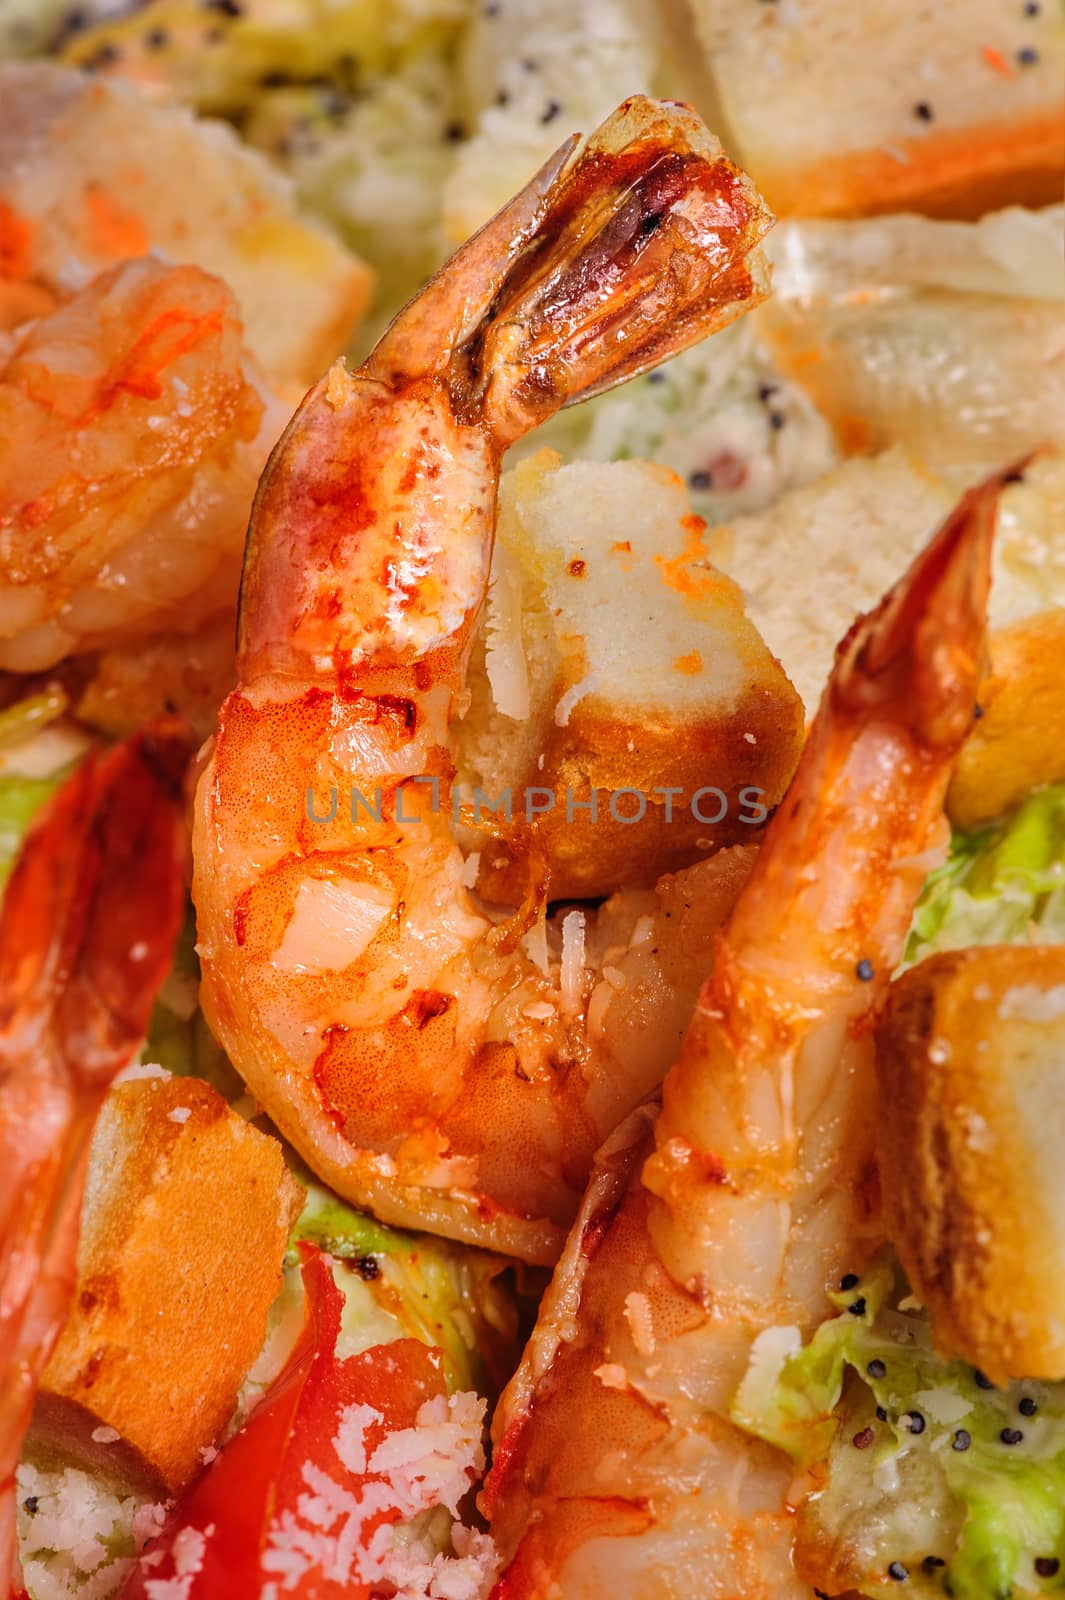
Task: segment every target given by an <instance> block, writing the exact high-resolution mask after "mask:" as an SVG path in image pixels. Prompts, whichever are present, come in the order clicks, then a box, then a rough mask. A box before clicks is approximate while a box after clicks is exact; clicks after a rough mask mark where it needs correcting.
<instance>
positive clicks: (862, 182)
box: [756, 109, 1065, 219]
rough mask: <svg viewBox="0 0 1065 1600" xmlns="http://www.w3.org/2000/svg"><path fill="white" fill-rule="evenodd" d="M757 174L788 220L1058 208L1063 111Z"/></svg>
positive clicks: (1064, 161)
mask: <svg viewBox="0 0 1065 1600" xmlns="http://www.w3.org/2000/svg"><path fill="white" fill-rule="evenodd" d="M756 177H757V181H758V184H759V187H760V188H761V190H762V192H763V193H764V195H765V197H766V200H767V201H768V203H769V206H770V208H771V209H772V210H773V211H774V212H776V213H777V215H778V216H782V217H791V216H794V217H800V216H807V217H809V216H814V217H860V216H875V215H877V214H879V213H882V212H888V211H921V212H925V213H926V214H927V215H929V216H940V217H956V218H963V219H972V218H976V217H980V216H983V215H984V213H985V212H987V211H994V210H997V209H998V208H1000V207H1002V206H1006V205H1027V206H1039V205H1050V204H1053V203H1055V202H1056V201H1059V200H1060V199H1061V192H1062V185H1063V183H1065V116H1063V114H1062V112H1061V111H1060V110H1059V109H1054V110H1051V111H1045V112H1042V113H1040V114H1038V115H1034V116H1029V117H1027V118H1026V119H1025V120H1024V121H1019V122H1016V123H1013V124H1003V123H1001V122H989V123H985V124H983V125H978V126H976V127H970V128H961V129H945V130H943V131H942V132H939V133H936V134H933V135H931V136H927V135H926V136H924V137H920V138H910V139H907V138H899V139H897V140H895V141H893V143H892V148H891V150H887V149H880V150H860V151H857V152H855V153H853V154H850V155H833V156H831V157H830V158H827V159H825V160H822V161H817V162H813V163H811V164H810V165H808V166H805V167H780V168H778V169H776V170H772V169H767V168H766V167H765V165H764V163H762V164H759V165H758V167H757V171H756Z"/></svg>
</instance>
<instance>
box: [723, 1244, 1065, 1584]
mask: <svg viewBox="0 0 1065 1600" xmlns="http://www.w3.org/2000/svg"><path fill="white" fill-rule="evenodd" d="M845 1281H847V1282H848V1287H847V1289H846V1290H842V1289H841V1290H840V1292H838V1293H836V1294H834V1295H832V1297H831V1298H832V1301H833V1303H834V1305H835V1306H836V1309H837V1315H836V1316H834V1317H832V1318H831V1319H830V1320H829V1321H827V1322H825V1323H824V1324H823V1325H822V1326H821V1327H820V1328H819V1329H818V1330H817V1332H816V1333H815V1334H814V1335H813V1337H812V1338H811V1339H810V1340H809V1342H808V1343H807V1344H806V1345H805V1347H803V1348H796V1346H797V1344H798V1338H797V1335H794V1337H793V1333H794V1331H793V1330H791V1331H789V1330H780V1329H771V1330H770V1331H769V1333H768V1334H763V1335H762V1337H761V1339H759V1340H758V1341H756V1344H755V1348H754V1351H753V1354H752V1360H751V1365H750V1368H749V1370H748V1373H747V1376H746V1378H745V1379H744V1381H743V1383H742V1385H741V1386H740V1389H739V1391H738V1393H737V1395H736V1399H735V1402H734V1404H733V1411H732V1415H733V1419H734V1421H736V1422H737V1424H738V1425H739V1426H740V1427H742V1428H743V1429H745V1431H747V1432H749V1433H752V1434H755V1435H757V1437H759V1438H762V1439H766V1440H768V1441H769V1442H770V1443H772V1444H775V1445H777V1446H778V1447H779V1448H780V1449H782V1450H785V1451H787V1453H788V1454H789V1455H790V1456H791V1457H792V1459H793V1460H795V1461H796V1463H797V1464H798V1465H799V1467H800V1468H802V1469H803V1470H804V1471H806V1472H807V1473H808V1474H809V1480H808V1481H809V1483H810V1485H812V1492H811V1493H810V1494H809V1496H808V1498H807V1499H806V1500H805V1501H804V1503H803V1506H802V1509H801V1511H800V1514H799V1520H798V1537H797V1544H796V1561H797V1565H798V1567H799V1570H800V1572H802V1573H803V1574H804V1576H808V1577H809V1579H810V1581H811V1582H812V1583H815V1584H817V1585H818V1586H827V1587H828V1588H829V1589H830V1590H831V1592H832V1593H838V1592H841V1591H843V1590H847V1589H851V1588H854V1589H856V1590H858V1591H860V1592H861V1593H862V1594H864V1595H868V1596H869V1597H870V1600H882V1597H883V1600H887V1597H889V1596H893V1595H897V1594H898V1593H899V1592H900V1588H899V1585H900V1584H901V1583H902V1582H905V1583H906V1589H905V1592H906V1593H908V1594H915V1595H920V1596H927V1597H932V1596H940V1595H953V1596H954V1597H955V1600H1028V1597H1030V1596H1036V1595H1044V1594H1051V1593H1058V1592H1060V1591H1061V1590H1063V1589H1065V1383H1043V1382H1018V1383H1014V1384H1011V1385H1010V1386H1009V1388H1007V1389H995V1388H992V1387H991V1385H990V1384H989V1383H988V1381H987V1379H986V1378H984V1377H983V1376H982V1374H980V1373H977V1372H974V1370H973V1369H972V1368H971V1367H968V1366H966V1365H965V1364H964V1363H963V1362H960V1361H950V1360H946V1359H945V1358H943V1357H941V1356H939V1355H938V1354H937V1353H936V1351H935V1350H934V1348H933V1346H932V1339H931V1333H930V1330H929V1326H928V1321H927V1318H926V1316H925V1315H924V1313H923V1311H921V1310H920V1308H918V1307H916V1306H915V1305H914V1303H913V1301H912V1300H909V1299H908V1298H907V1294H906V1285H905V1281H904V1279H903V1278H902V1275H901V1273H900V1272H899V1271H898V1269H897V1267H896V1266H895V1264H894V1263H893V1262H892V1261H891V1260H890V1259H888V1258H886V1257H885V1258H881V1259H879V1260H878V1261H877V1262H875V1263H874V1264H873V1266H872V1267H871V1269H870V1270H869V1271H868V1272H867V1273H866V1274H865V1275H864V1276H862V1277H861V1278H859V1279H856V1280H855V1281H853V1282H852V1281H850V1280H845ZM903 1308H906V1309H903ZM1033 1407H1034V1410H1033Z"/></svg>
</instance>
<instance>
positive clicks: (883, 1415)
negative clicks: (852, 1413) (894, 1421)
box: [876, 1406, 887, 1422]
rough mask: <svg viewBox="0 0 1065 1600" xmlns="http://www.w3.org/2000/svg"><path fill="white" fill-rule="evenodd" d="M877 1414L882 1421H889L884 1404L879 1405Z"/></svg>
mask: <svg viewBox="0 0 1065 1600" xmlns="http://www.w3.org/2000/svg"><path fill="white" fill-rule="evenodd" d="M876 1414H877V1416H878V1417H879V1419H880V1421H881V1422H886V1421H887V1412H886V1411H885V1410H884V1408H883V1406H877V1408H876Z"/></svg>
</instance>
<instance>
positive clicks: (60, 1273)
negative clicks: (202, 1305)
mask: <svg viewBox="0 0 1065 1600" xmlns="http://www.w3.org/2000/svg"><path fill="white" fill-rule="evenodd" d="M187 753H188V752H187V747H186V743H185V739H184V737H183V736H182V734H181V733H180V732H179V730H177V729H175V728H173V727H167V726H165V725H162V724H161V725H160V726H159V727H158V728H157V729H156V730H155V731H148V732H145V733H142V734H139V735H136V736H134V737H133V738H131V739H130V740H128V741H127V742H126V743H125V744H122V745H118V746H116V747H115V748H114V749H112V750H111V751H109V752H108V753H107V754H106V755H104V756H98V755H96V754H90V755H89V756H87V757H86V759H85V760H84V761H83V762H82V764H81V765H80V766H79V767H78V768H77V770H76V771H75V773H74V774H73V776H72V777H71V778H69V779H68V780H67V782H66V783H65V784H64V786H63V787H62V788H61V789H60V790H59V791H58V792H57V794H56V795H55V796H54V797H53V799H52V800H51V801H50V803H49V804H48V806H47V807H46V809H45V811H44V812H43V813H42V814H41V816H40V817H39V818H38V819H37V820H36V821H35V823H34V825H33V827H32V829H31V830H30V832H29V833H28V834H27V836H26V839H25V841H24V843H23V846H22V850H21V853H20V855H19V858H18V860H17V862H16V864H15V868H14V871H13V873H12V875H11V878H10V879H9V881H8V884H7V889H6V892H5V896H4V905H3V912H2V915H0V1171H2V1172H3V1174H4V1181H3V1184H2V1185H0V1600H7V1596H8V1595H9V1593H10V1586H11V1584H12V1582H14V1583H15V1585H16V1588H17V1586H18V1574H17V1572H16V1571H15V1468H16V1466H17V1464H18V1456H19V1450H20V1448H21V1444H22V1439H23V1436H24V1434H25V1431H26V1428H27V1426H28V1424H29V1420H30V1415H31V1413H32V1410H33V1403H34V1397H35V1394H36V1390H37V1382H38V1379H39V1377H40V1374H41V1373H42V1372H43V1370H44V1368H45V1367H46V1366H47V1365H48V1359H49V1357H50V1355H51V1353H52V1349H53V1347H54V1345H55V1342H56V1340H57V1339H58V1337H59V1334H60V1333H61V1332H62V1328H63V1323H64V1321H65V1319H66V1314H67V1309H68V1307H69V1304H70V1301H71V1298H72V1296H73V1294H74V1288H75V1283H76V1278H77V1243H78V1224H79V1216H80V1212H81V1199H82V1191H83V1188H84V1183H85V1172H86V1164H87V1160H88V1153H89V1144H90V1140H91V1136H92V1131H93V1126H94V1124H95V1121H96V1114H97V1112H98V1111H99V1109H100V1106H101V1104H102V1103H103V1099H104V1096H105V1095H106V1093H107V1090H108V1089H109V1087H110V1085H111V1082H112V1080H113V1079H114V1077H115V1074H116V1073H117V1072H118V1071H119V1070H120V1069H121V1068H122V1067H124V1066H126V1065H127V1064H128V1063H129V1061H130V1060H131V1058H132V1056H133V1054H134V1052H135V1050H136V1048H137V1046H138V1044H139V1043H140V1041H141V1039H142V1038H143V1036H144V1032H145V1028H146V1026H147V1022H148V1013H149V1011H150V1009H151V1006H152V1003H153V1001H154V999H155V995H156V991H157V990H158V988H159V985H160V984H161V983H162V980H163V978H164V977H165V976H166V973H167V970H168V969H169V966H170V962H171V957H172V954H173V946H174V942H175V940H176V938H177V932H178V927H179V925H180V922H181V917H182V913H183V909H184V887H183V872H182V861H183V855H184V853H185V848H186V847H185V844H184V830H183V825H182V821H181V808H180V804H179V799H178V789H179V786H180V779H181V774H182V771H183V768H184V764H185V759H186V756H187Z"/></svg>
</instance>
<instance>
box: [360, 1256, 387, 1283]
mask: <svg viewBox="0 0 1065 1600" xmlns="http://www.w3.org/2000/svg"><path fill="white" fill-rule="evenodd" d="M355 1271H356V1272H357V1273H358V1274H359V1277H360V1278H363V1279H364V1280H365V1281H366V1282H367V1283H372V1282H373V1280H374V1278H379V1277H380V1276H381V1263H380V1262H379V1261H378V1259H377V1257H376V1256H359V1258H358V1260H357V1261H356V1263H355Z"/></svg>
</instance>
